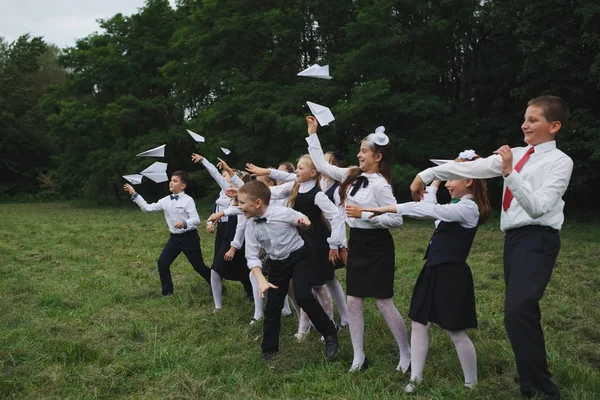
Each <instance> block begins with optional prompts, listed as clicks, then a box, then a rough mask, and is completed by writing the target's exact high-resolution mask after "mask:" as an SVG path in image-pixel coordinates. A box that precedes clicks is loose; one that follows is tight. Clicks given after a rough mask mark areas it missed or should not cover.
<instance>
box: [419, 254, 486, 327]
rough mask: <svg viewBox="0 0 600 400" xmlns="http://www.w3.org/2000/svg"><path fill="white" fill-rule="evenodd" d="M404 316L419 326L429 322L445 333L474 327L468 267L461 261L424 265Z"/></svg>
mask: <svg viewBox="0 0 600 400" xmlns="http://www.w3.org/2000/svg"><path fill="white" fill-rule="evenodd" d="M408 316H409V317H410V319H412V320H413V321H417V322H419V323H421V324H424V325H425V324H427V323H428V322H433V323H436V324H438V325H439V326H440V327H441V328H442V329H446V330H449V331H462V330H464V329H468V328H477V312H476V311H475V290H474V288H473V275H472V274H471V268H469V265H468V264H467V263H465V262H450V263H445V264H439V265H434V266H427V265H425V266H424V267H423V269H422V270H421V273H420V274H419V277H418V278H417V283H416V284H415V289H414V291H413V295H412V300H411V302H410V312H409V314H408Z"/></svg>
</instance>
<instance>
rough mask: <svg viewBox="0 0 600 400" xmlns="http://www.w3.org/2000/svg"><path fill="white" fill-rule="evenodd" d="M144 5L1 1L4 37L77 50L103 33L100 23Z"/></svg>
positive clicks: (133, 1) (138, 1)
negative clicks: (78, 45)
mask: <svg viewBox="0 0 600 400" xmlns="http://www.w3.org/2000/svg"><path fill="white" fill-rule="evenodd" d="M170 2H171V5H172V6H173V5H174V3H175V1H174V0H170ZM144 4H145V1H144V0H0V36H2V37H4V39H5V40H6V41H7V42H12V41H13V40H15V39H17V38H18V37H19V36H20V35H22V34H25V33H30V34H31V35H32V36H43V37H44V40H45V41H46V42H47V43H54V44H56V45H57V46H59V47H66V46H74V45H75V40H76V39H80V38H84V37H86V36H88V35H89V34H91V33H92V32H95V31H99V30H100V26H99V25H98V23H97V22H96V20H97V19H107V18H110V17H112V16H113V15H115V14H118V13H121V14H123V15H131V14H134V13H136V12H137V11H138V9H139V8H141V7H143V6H144Z"/></svg>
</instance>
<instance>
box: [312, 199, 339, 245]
mask: <svg viewBox="0 0 600 400" xmlns="http://www.w3.org/2000/svg"><path fill="white" fill-rule="evenodd" d="M315 205H316V206H317V207H319V208H320V209H321V211H322V212H323V215H324V216H325V218H327V220H328V221H329V225H330V227H331V235H330V236H329V238H327V243H329V248H331V249H334V250H337V249H338V248H339V247H342V244H344V242H345V239H346V223H345V219H344V217H343V216H342V215H341V214H340V210H339V208H337V207H336V206H335V204H333V203H332V202H331V200H329V197H327V195H326V194H325V193H323V192H318V193H317V195H316V196H315ZM342 237H343V238H342Z"/></svg>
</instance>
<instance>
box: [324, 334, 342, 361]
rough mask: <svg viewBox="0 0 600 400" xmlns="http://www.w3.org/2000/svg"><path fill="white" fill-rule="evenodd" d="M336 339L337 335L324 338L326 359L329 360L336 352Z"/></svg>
mask: <svg viewBox="0 0 600 400" xmlns="http://www.w3.org/2000/svg"><path fill="white" fill-rule="evenodd" d="M338 347H339V345H338V338H337V333H334V334H333V335H329V336H325V354H326V355H327V359H328V360H331V359H332V358H333V357H335V355H336V354H337V352H338Z"/></svg>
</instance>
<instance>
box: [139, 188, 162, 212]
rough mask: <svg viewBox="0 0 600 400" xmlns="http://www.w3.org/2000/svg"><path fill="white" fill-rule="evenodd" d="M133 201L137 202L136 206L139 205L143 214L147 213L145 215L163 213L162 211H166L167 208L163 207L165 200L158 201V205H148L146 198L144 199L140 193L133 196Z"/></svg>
mask: <svg viewBox="0 0 600 400" xmlns="http://www.w3.org/2000/svg"><path fill="white" fill-rule="evenodd" d="M132 200H133V201H134V202H135V204H137V205H138V206H139V207H140V209H141V210H142V211H143V212H145V213H147V212H156V211H161V210H164V209H165V208H164V205H163V199H160V200H159V201H157V202H156V203H151V204H148V203H146V200H144V198H143V197H142V195H141V194H139V193H136V194H135V195H134V196H133V199H132Z"/></svg>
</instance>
